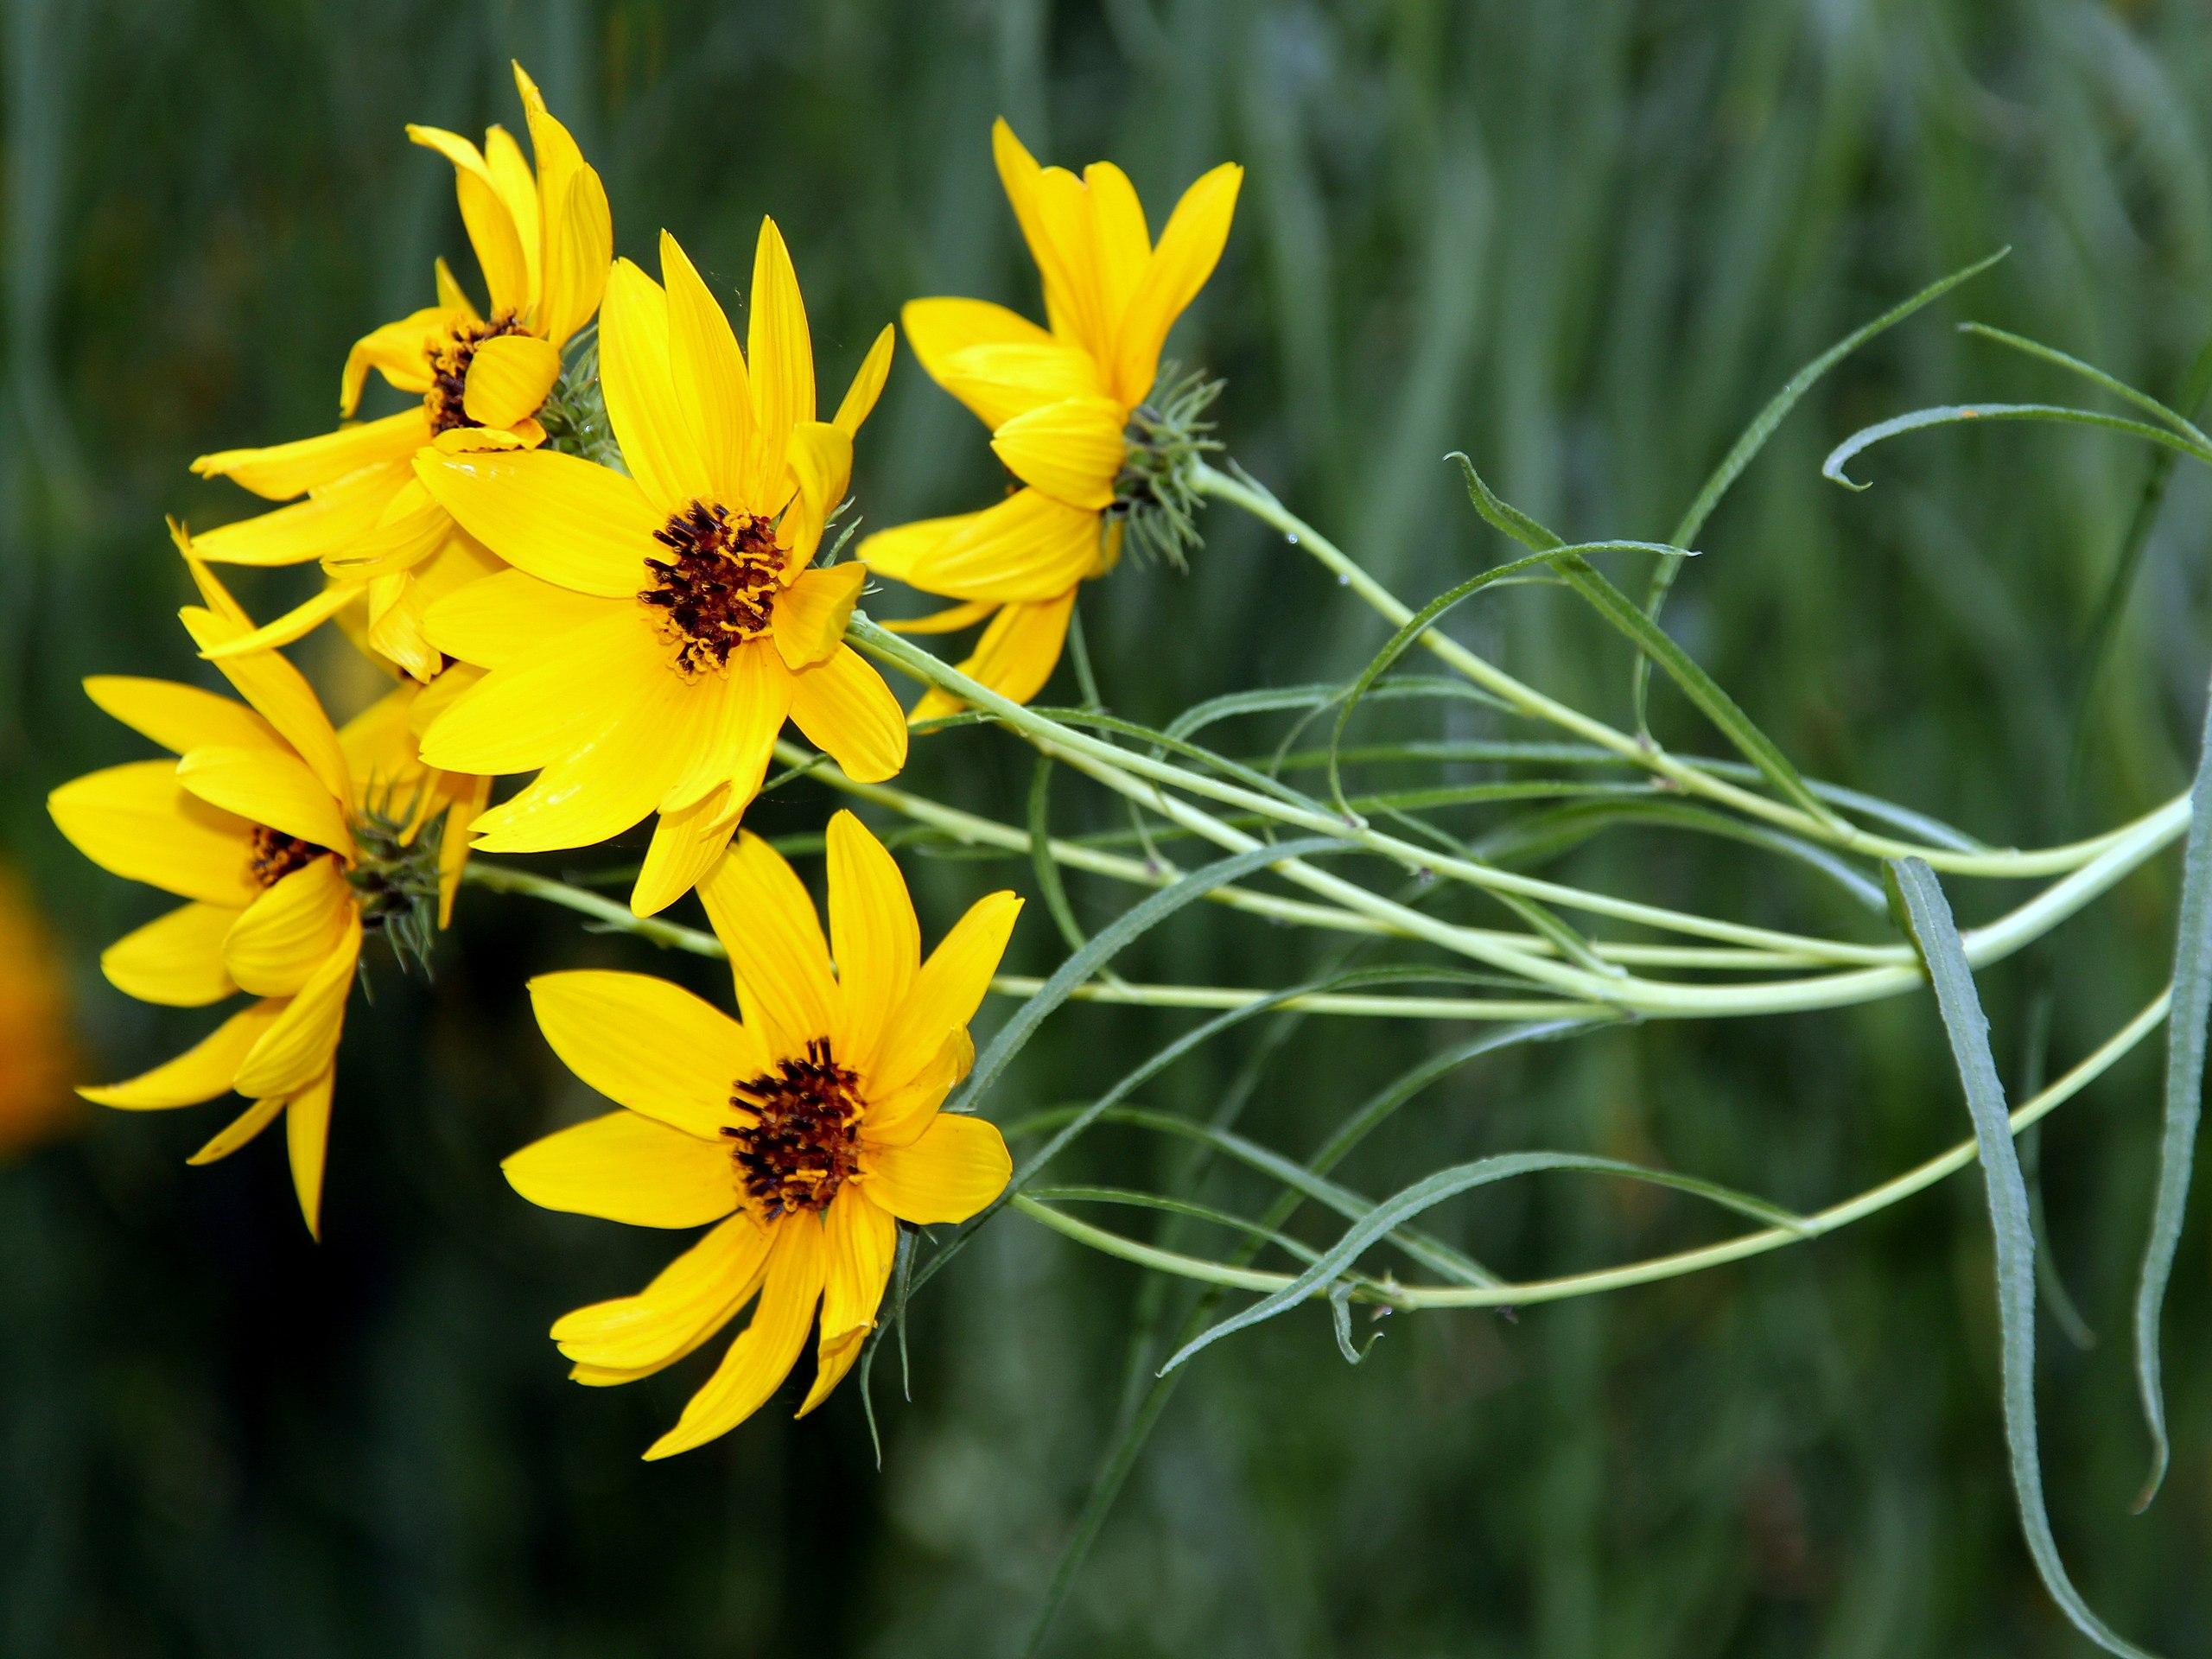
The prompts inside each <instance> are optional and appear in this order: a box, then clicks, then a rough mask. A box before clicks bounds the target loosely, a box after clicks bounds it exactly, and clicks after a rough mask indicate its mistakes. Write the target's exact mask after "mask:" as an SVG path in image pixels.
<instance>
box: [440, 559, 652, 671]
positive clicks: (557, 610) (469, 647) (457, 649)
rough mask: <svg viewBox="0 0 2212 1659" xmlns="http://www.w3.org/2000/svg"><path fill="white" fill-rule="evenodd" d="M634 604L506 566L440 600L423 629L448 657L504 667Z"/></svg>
mask: <svg viewBox="0 0 2212 1659" xmlns="http://www.w3.org/2000/svg"><path fill="white" fill-rule="evenodd" d="M628 604H629V601H625V600H611V599H596V598H594V597H593V596H592V595H591V594H580V593H577V592H576V591H575V589H574V588H563V587H560V586H559V585H557V584H556V583H554V582H545V581H543V580H541V579H540V578H538V577H537V576H533V575H531V574H530V573H529V572H528V571H526V570H501V571H499V573H497V574H496V575H489V576H486V577H485V578H484V579H483V580H481V581H480V582H469V583H467V585H466V586H464V587H461V588H454V590H453V592H451V593H449V594H446V595H444V596H443V597H442V598H441V599H438V600H436V601H434V602H433V603H432V604H431V605H430V606H429V608H428V609H427V610H425V611H424V612H423V632H425V633H427V634H428V635H429V639H430V643H431V644H433V645H435V646H437V648H438V649H439V650H440V651H442V652H445V654H446V655H447V656H448V657H455V658H460V659H461V661H462V662H464V663H474V664H476V665H477V666H478V667H480V668H499V667H503V666H505V664H508V663H509V662H512V661H513V660H514V659H515V658H520V657H524V656H527V655H528V654H529V653H531V652H534V651H537V650H538V649H539V648H540V647H542V646H543V645H546V644H548V643H549V642H550V641H551V640H553V639H556V638H557V637H558V636H560V635H562V634H563V633H566V632H568V631H569V629H571V628H573V627H576V626H580V625H582V624H583V623H586V622H590V621H594V620H597V619H599V618H601V617H603V616H606V615H607V614H609V613H610V610H611V607H616V606H620V607H623V608H625V609H626V608H628Z"/></svg>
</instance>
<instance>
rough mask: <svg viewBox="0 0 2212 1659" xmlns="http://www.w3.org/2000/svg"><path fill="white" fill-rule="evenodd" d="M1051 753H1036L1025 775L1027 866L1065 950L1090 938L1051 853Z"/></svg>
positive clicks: (1058, 862)
mask: <svg viewBox="0 0 2212 1659" xmlns="http://www.w3.org/2000/svg"><path fill="white" fill-rule="evenodd" d="M1029 868H1030V870H1031V873H1032V874H1034V875H1035V876H1036V878H1037V892H1038V895H1039V897H1040V898H1042V899H1044V901H1045V908H1046V910H1047V911H1048V912H1051V914H1052V925H1054V926H1055V927H1057V928H1058V929H1059V930H1060V938H1062V939H1063V940H1065V942H1066V944H1067V947H1068V949H1069V950H1082V949H1083V947H1084V945H1086V944H1090V938H1088V937H1087V936H1086V935H1085V934H1084V931H1083V928H1082V926H1081V925H1080V924H1078V923H1077V920H1076V918H1075V909H1074V907H1073V906H1071V905H1070V904H1069V903H1068V890H1067V886H1066V884H1065V882H1063V881H1062V880H1060V861H1059V860H1058V859H1056V858H1054V857H1053V856H1052V756H1051V755H1049V754H1039V756H1038V757H1037V770H1036V771H1035V772H1032V773H1031V774H1030V778H1029Z"/></svg>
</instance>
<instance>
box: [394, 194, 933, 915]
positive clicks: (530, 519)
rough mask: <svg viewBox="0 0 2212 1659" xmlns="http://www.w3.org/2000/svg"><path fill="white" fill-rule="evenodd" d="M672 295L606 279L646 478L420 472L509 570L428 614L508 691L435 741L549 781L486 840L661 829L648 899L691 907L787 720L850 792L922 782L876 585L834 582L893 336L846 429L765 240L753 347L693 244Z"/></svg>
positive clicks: (455, 646) (448, 640)
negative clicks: (857, 609)
mask: <svg viewBox="0 0 2212 1659" xmlns="http://www.w3.org/2000/svg"><path fill="white" fill-rule="evenodd" d="M660 254H661V275H662V277H663V279H664V282H665V283H666V284H667V285H666V287H665V289H664V288H663V287H662V285H661V283H656V282H654V281H653V280H652V278H651V277H648V276H646V275H645V272H644V271H643V270H639V268H638V267H637V266H636V265H634V264H631V263H629V262H628V261H627V260H624V261H622V262H620V263H619V264H617V265H616V266H615V268H614V270H613V272H612V273H611V274H610V275H609V277H608V278H607V298H606V306H605V310H604V313H603V315H602V316H601V320H600V342H599V369H600V382H601V387H602V389H603V390H604V391H605V394H606V399H607V418H608V420H609V422H610V423H611V424H612V425H613V429H614V435H615V438H616V439H617V441H618V442H620V446H621V454H622V460H623V462H624V463H625V465H626V467H627V469H628V470H627V471H626V472H618V471H616V470H615V469H614V468H613V467H601V466H598V465H595V464H594V463H593V462H591V461H585V460H582V459H579V458H577V457H575V456H573V455H566V454H555V453H552V452H550V451H546V450H535V451H529V450H504V451H498V452H472V453H461V454H448V453H444V452H432V453H429V454H424V455H423V456H422V457H421V458H420V460H419V461H418V462H417V471H418V473H419V474H420V476H421V478H422V480H423V484H424V485H425V486H427V488H428V489H429V493H430V494H431V495H432V496H433V497H434V498H435V499H436V500H437V501H438V503H439V504H440V505H442V506H443V507H444V508H445V509H446V510H448V512H451V513H452V514H453V516H454V518H456V519H458V520H459V521H460V523H461V526H462V527H463V528H464V529H465V530H467V531H468V532H469V533H470V534H472V535H474V536H475V537H479V538H480V540H482V541H483V542H484V543H485V544H486V546H488V547H489V548H491V550H493V552H494V553H496V554H498V555H499V556H500V557H501V558H503V559H505V561H506V562H507V563H509V564H511V565H512V566H513V567H514V568H513V569H511V570H507V571H503V572H501V573H500V574H499V575H495V576H493V577H492V578H490V579H489V580H488V581H485V582H474V583H472V584H470V585H469V586H467V587H466V588H461V589H460V590H459V591H458V592H455V593H454V594H451V595H450V596H449V597H448V598H447V599H445V600H443V601H440V602H439V603H438V604H437V605H436V606H435V607H432V609H431V611H430V612H429V615H428V617H427V618H426V623H427V626H428V627H429V633H430V637H431V639H433V640H434V641H435V643H436V644H437V645H440V646H441V647H442V649H444V650H445V651H446V652H448V653H450V654H451V655H453V656H454V657H456V658H460V659H461V661H463V662H466V663H474V664H480V665H481V666H483V667H485V668H486V669H488V670H490V672H489V673H488V674H487V675H486V677H485V678H484V681H483V683H481V684H480V685H478V686H476V687H475V688H474V689H473V690H469V691H467V692H465V693H463V694H462V695H461V696H459V697H457V698H456V699H454V702H453V704H452V706H451V707H450V708H449V709H447V710H446V712H445V713H444V714H443V715H441V716H440V717H439V718H438V719H437V720H436V721H435V722H434V723H433V724H432V725H431V726H430V728H429V730H428V731H427V732H426V733H425V734H424V737H423V752H424V753H425V754H426V755H427V756H428V757H429V760H430V762H431V764H433V765H434V766H445V767H449V768H452V769H454V770H457V771H463V772H522V771H528V770H531V769H532V768H543V770H542V771H540V772H538V776H537V779H536V781H535V782H533V783H531V785H530V786H529V787H527V788H526V789H524V790H523V791H522V792H521V793H519V794H518V795H517V796H516V797H515V798H513V799H512V800H510V801H506V802H505V803H503V804H500V805H499V806H498V807H495V808H493V810H491V811H489V812H487V813H486V814H485V815H484V816H483V817H481V818H480V819H479V820H478V821H477V825H476V828H477V831H478V836H479V839H478V841H477V843H476V844H477V845H478V846H479V847H481V848H483V849H485V850H486V851H491V852H541V851H549V850H551V849H556V848H564V847H583V846H588V845H590V844H591V843H593V842H599V841H604V840H606V839H607V837H608V836H615V835H620V833H621V832H622V831H624V830H626V829H629V828H631V826H632V825H633V824H636V823H639V822H640V821H641V820H643V819H644V818H645V817H648V816H650V815H652V814H653V813H656V812H658V814H659V815H660V817H659V822H658V824H657V825H656V826H655V828H654V831H653V837H652V845H651V847H650V848H649V849H648V850H647V852H646V855H645V868H644V870H643V871H642V873H641V874H639V878H638V882H637V887H636V888H635V890H634V891H633V892H632V894H631V905H632V908H634V909H635V910H636V911H637V912H639V914H640V915H650V914H652V912H655V911H658V910H660V909H662V908H664V907H665V906H668V905H669V904H671V903H672V902H673V901H674V900H675V899H677V898H679V897H681V896H682V895H683V893H685V892H687V891H689V890H690V887H692V885H693V884H694V883H695V882H696V881H697V880H698V879H699V877H700V875H701V874H703V873H704V872H705V871H706V870H707V869H708V868H709V867H710V866H712V865H713V863H714V862H715V860H716V859H717V858H718V857H720V856H721V852H722V849H724V848H725V847H727V846H728V844H729V839H730V836H731V835H732V834H733V833H734V830H735V829H736V826H737V823H738V819H739V817H740V815H741V813H742V812H743V811H744V810H745V808H746V807H747V804H750V802H751V801H752V799H753V795H754V794H755V793H756V792H757V791H759V789H760V781H761V779H762V777H763V775H764V774H765V772H766V769H767V764H768V758H769V754H770V753H771V751H772V748H773V747H774V744H775V741H776V736H777V734H778V733H779V731H780V730H781V729H782V728H783V723H784V720H785V716H786V715H789V717H790V718H791V720H792V721H795V722H796V723H797V724H798V728H799V729H800V730H801V731H802V732H804V733H805V734H806V735H807V736H808V737H809V738H810V739H811V740H812V741H814V742H815V743H817V745H819V746H820V747H823V749H826V750H827V751H829V753H830V754H831V755H832V756H833V757H835V758H836V760H837V762H838V764H839V765H841V766H843V768H844V769H845V771H846V772H849V773H850V774H851V775H852V776H853V777H855V778H857V779H863V780H874V779H884V778H887V777H889V776H891V775H892V774H893V772H897V771H898V770H899V767H900V766H902V765H903V764H904V763H905V760H906V724H905V715H903V713H902V712H901V710H900V709H899V703H898V701H897V699H896V698H894V697H893V696H892V695H891V690H890V688H889V687H888V686H887V685H885V684H884V683H883V678H882V677H881V676H880V674H878V673H877V672H876V671H875V670H874V668H873V667H871V666H869V664H868V663H867V662H866V661H865V660H864V659H863V658H861V656H860V655H859V654H858V653H857V652H855V651H854V650H853V648H852V647H851V646H849V645H847V644H846V643H845V639H844V634H845V623H846V620H847V619H848V618H849V617H850V615H851V614H852V610H853V604H854V601H855V600H856V599H857V598H858V597H859V595H860V591H861V582H863V581H864V580H865V577H866V572H865V571H864V570H863V569H862V568H861V566H859V565H857V564H840V565H835V566H831V567H829V568H826V569H823V568H816V567H815V566H814V564H813V559H814V556H815V553H816V551H817V548H818V547H819V545H820V543H821V541H822V535H823V527H824V525H825V524H827V523H828V521H829V517H830V515H831V514H832V513H833V512H835V511H836V508H837V506H838V505H839V503H840V502H842V499H844V494H845V486H846V483H847V480H848V479H849V476H850V474H851V470H852V453H853V435H854V433H855V431H857V430H858V429H859V428H860V425H861V422H862V421H864V420H865V419H866V418H867V417H868V411H869V410H871V409H872V408H874V404H875V399H876V395H877V393H878V392H880V391H881V390H882V386H883V379H884V375H885V373H886V372H887V369H888V367H889V365H890V360H891V331H890V330H889V329H888V328H886V329H885V330H884V331H883V333H882V334H881V335H880V336H879V337H878V338H877V340H876V341H875V344H874V347H873V349H871V350H870V351H869V353H868V357H867V359H866V360H865V361H863V362H862V364H861V367H860V371H859V372H858V373H857V374H856V375H855V377H854V379H853V384H852V387H851V389H850V390H849V391H847V392H846V394H845V397H844V400H843V402H842V404H840V405H839V406H838V409H837V412H836V415H835V416H833V417H832V418H831V419H829V420H827V421H822V420H817V419H816V418H815V401H814V396H815V394H814V350H813V346H812V345H811V343H810V340H809V338H808V334H807V324H806V308H805V306H804V303H803V302H802V301H801V299H800V297H799V289H798V275H797V273H796V272H794V271H793V270H792V269H791V255H790V253H789V252H788V251H786V249H785V246H784V238H783V236H782V234H781V233H780V232H779V231H778V230H777V228H776V226H775V224H774V222H773V221H772V220H765V221H763V223H762V225H761V227H760V242H759V245H758V248H757V250H756V252H755V257H754V259H753V293H752V302H751V306H752V315H751V321H750V326H749V338H748V340H747V350H745V351H741V350H740V349H739V347H738V343H737V337H736V335H735V334H734V332H733V331H732V330H731V327H730V325H729V321H728V318H727V317H726V316H725V315H723V313H722V308H721V305H720V304H719V303H718V302H716V301H715V297H714V295H713V294H712V293H711V292H710V291H709V289H708V287H707V285H706V283H704V282H703V281H702V279H701V278H700V276H699V274H698V272H697V271H696V270H694V269H693V267H692V264H691V262H690V259H688V258H687V257H684V253H683V249H682V248H680V247H678V246H677V244H676V241H675V238H672V237H669V236H665V235H664V236H663V237H662V238H661V248H660Z"/></svg>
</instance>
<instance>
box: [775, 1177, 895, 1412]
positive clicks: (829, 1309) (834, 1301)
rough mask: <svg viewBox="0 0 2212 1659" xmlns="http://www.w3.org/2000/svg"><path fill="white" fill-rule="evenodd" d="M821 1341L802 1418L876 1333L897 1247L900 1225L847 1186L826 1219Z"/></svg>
mask: <svg viewBox="0 0 2212 1659" xmlns="http://www.w3.org/2000/svg"><path fill="white" fill-rule="evenodd" d="M822 1244H823V1284H822V1339H821V1345H820V1346H819V1348H818V1349H817V1360H816V1363H815V1369H814V1385H813V1387H811V1388H810V1389H808V1390H807V1394H806V1398H805V1400H804V1402H801V1403H800V1406H799V1408H798V1415H799V1416H801V1417H804V1416H805V1415H806V1414H807V1413H809V1412H810V1411H812V1410H813V1409H814V1408H816V1407H817V1406H818V1405H820V1404H821V1403H822V1402H823V1401H824V1400H827V1399H828V1398H829V1395H830V1392H831V1390H833V1389H836V1386H837V1384H838V1383H840V1382H842V1380H843V1379H844V1376H845V1373H846V1372H847V1371H848V1370H850V1369H851V1367H852V1363H853V1361H854V1360H855V1359H856V1358H858V1357H859V1356H860V1348H861V1343H862V1342H863V1341H864V1340H865V1339H866V1338H867V1336H868V1332H871V1331H873V1330H874V1329H875V1313H876V1309H877V1308H878V1307H879V1306H881V1305H882V1302H883V1287H884V1286H885V1284H886V1283H887V1282H888V1281H889V1280H890V1277H891V1262H892V1257H893V1255H895V1254H896V1253H897V1251H898V1248H899V1224H898V1223H897V1222H895V1221H893V1219H892V1218H891V1217H890V1215H889V1214H888V1213H887V1211H883V1210H880V1209H879V1208H877V1206H876V1205H873V1204H871V1203H869V1202H868V1199H867V1198H866V1197H865V1196H863V1194H862V1193H861V1189H860V1187H859V1185H857V1184H852V1183H849V1184H847V1185H846V1186H845V1187H844V1188H843V1189H842V1190H841V1191H840V1192H838V1194H837V1196H836V1198H832V1199H831V1200H830V1201H829V1209H828V1210H827V1211H824V1212H823V1217H822Z"/></svg>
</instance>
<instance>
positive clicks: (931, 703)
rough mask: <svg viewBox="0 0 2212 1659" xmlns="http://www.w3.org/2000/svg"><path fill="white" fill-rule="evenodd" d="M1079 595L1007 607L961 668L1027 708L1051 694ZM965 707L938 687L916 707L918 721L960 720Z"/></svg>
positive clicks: (1002, 610) (1070, 590) (985, 630)
mask: <svg viewBox="0 0 2212 1659" xmlns="http://www.w3.org/2000/svg"><path fill="white" fill-rule="evenodd" d="M1075 596H1076V590H1075V589H1074V588H1069V589H1068V591H1067V592H1065V594H1061V595H1060V596H1059V597H1058V599H1048V600H1044V601H1040V602H1039V603H1036V604H1031V605H1007V606H1002V607H1001V608H1000V610H999V613H998V614H997V615H996V616H995V617H994V618H992V620H991V626H989V627H988V628H985V629H984V630H983V632H982V638H981V639H977V640H976V650H975V652H974V654H973V655H971V656H970V657H969V658H968V659H967V660H966V661H965V662H963V663H962V664H960V671H961V672H962V673H963V674H965V675H966V676H967V677H969V679H971V680H975V681H977V682H980V683H982V684H984V685H987V686H988V687H990V688H991V690H994V691H995V692H997V693H998V694H999V695H1000V696H1005V697H1011V698H1013V699H1014V702H1028V701H1029V700H1030V698H1032V697H1033V696H1036V695H1037V694H1038V693H1039V691H1041V690H1044V689H1045V683H1046V681H1047V680H1049V679H1051V678H1052V670H1053V669H1054V668H1055V667H1057V666H1058V664H1059V660H1060V647H1061V646H1062V645H1065V644H1066V643H1067V637H1068V618H1069V617H1070V616H1071V615H1073V614H1074V613H1075ZM963 706H964V705H963V703H962V702H960V700H959V699H958V698H957V697H955V696H951V695H950V693H948V692H944V691H941V690H937V689H936V688H934V687H932V688H931V690H930V693H929V695H928V696H925V697H924V698H923V699H922V700H921V702H918V703H917V704H915V705H914V712H913V715H912V718H913V719H914V720H917V721H924V720H935V719H936V718H937V717H938V715H950V714H957V713H958V712H959V711H960V709H962V708H963Z"/></svg>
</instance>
